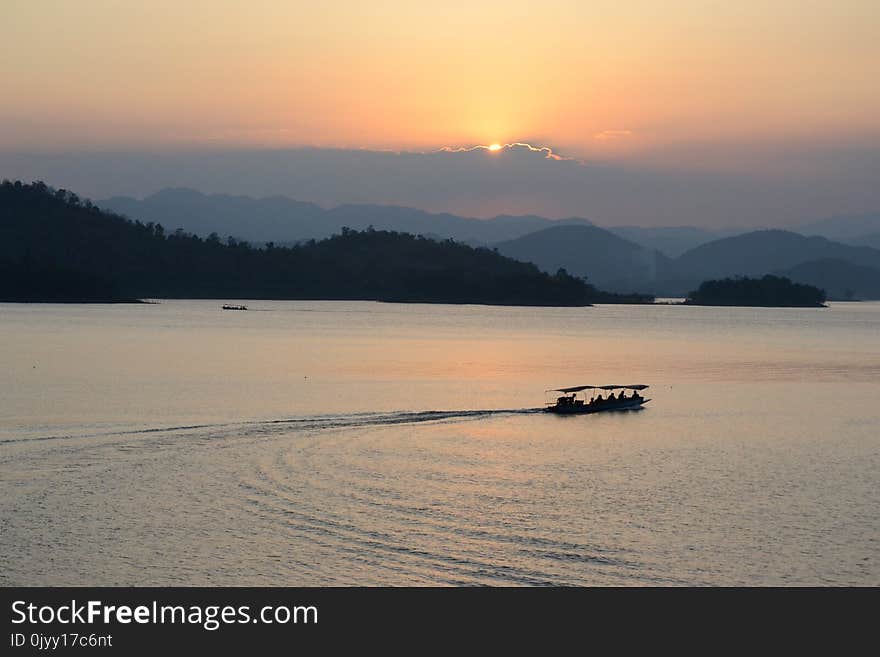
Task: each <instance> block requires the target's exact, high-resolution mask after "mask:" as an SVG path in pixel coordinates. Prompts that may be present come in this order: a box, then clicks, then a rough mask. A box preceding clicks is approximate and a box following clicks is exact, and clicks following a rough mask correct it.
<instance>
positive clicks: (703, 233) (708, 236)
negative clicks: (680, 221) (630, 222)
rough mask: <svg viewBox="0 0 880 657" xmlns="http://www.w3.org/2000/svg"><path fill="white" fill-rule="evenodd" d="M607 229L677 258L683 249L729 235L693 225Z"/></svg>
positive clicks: (614, 227)
mask: <svg viewBox="0 0 880 657" xmlns="http://www.w3.org/2000/svg"><path fill="white" fill-rule="evenodd" d="M607 230H610V231H611V232H612V233H614V234H615V235H619V236H620V237H623V238H624V239H627V240H629V241H631V242H635V243H636V244H638V245H639V246H643V247H645V248H646V249H649V250H655V249H656V250H657V251H660V253H662V254H663V255H666V256H669V257H670V258H677V257H678V256H680V255H681V254H682V253H684V252H685V251H688V250H690V249H693V248H694V247H697V246H699V245H700V244H705V243H706V242H711V241H712V240H717V239H718V238H720V237H728V236H729V234H728V233H723V232H714V231H708V230H704V229H702V228H696V227H694V226H660V227H657V228H646V227H643V226H609V227H608V228H607Z"/></svg>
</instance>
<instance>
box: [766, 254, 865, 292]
mask: <svg viewBox="0 0 880 657" xmlns="http://www.w3.org/2000/svg"><path fill="white" fill-rule="evenodd" d="M777 273H778V274H779V275H780V276H785V277H786V278H790V279H791V280H793V281H796V282H798V283H807V284H809V285H815V286H816V287H819V288H822V289H823V290H825V292H826V293H827V295H828V298H829V299H833V300H837V301H841V300H843V301H847V300H851V299H880V269H875V268H873V267H863V266H861V265H854V264H852V263H851V262H847V261H845V260H838V259H833V258H828V259H824V260H811V261H809V262H804V263H801V264H799V265H796V266H794V267H791V268H789V269H785V270H782V271H779V272H777Z"/></svg>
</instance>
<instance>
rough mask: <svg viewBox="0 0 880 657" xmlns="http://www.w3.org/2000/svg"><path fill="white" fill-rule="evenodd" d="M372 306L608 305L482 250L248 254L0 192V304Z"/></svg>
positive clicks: (433, 245)
mask: <svg viewBox="0 0 880 657" xmlns="http://www.w3.org/2000/svg"><path fill="white" fill-rule="evenodd" d="M174 297H177V298H252V299H373V300H384V301H413V302H438V303H441V302H445V303H484V304H504V305H553V306H577V305H587V304H590V303H593V302H614V301H628V300H636V301H645V300H649V299H645V298H633V297H621V296H617V295H610V294H605V293H603V292H600V291H598V290H596V289H595V288H594V287H592V286H591V285H588V284H587V283H585V282H584V281H582V280H580V279H578V278H575V277H572V276H569V275H568V274H566V273H565V272H559V273H557V274H556V275H548V274H546V273H543V272H541V271H540V270H538V268H537V267H535V266H534V265H531V264H526V263H521V262H517V261H516V260H512V259H510V258H506V257H504V256H501V255H499V254H497V253H495V252H493V251H490V250H488V249H474V248H471V247H468V246H465V245H462V244H458V243H455V242H452V241H449V240H447V241H443V242H438V241H434V240H430V239H426V238H422V237H414V236H412V235H407V234H402V233H394V232H387V231H374V230H366V231H363V232H358V231H352V230H347V229H344V230H343V232H342V234H340V235H336V236H334V237H332V238H329V239H326V240H323V241H320V242H315V241H311V242H307V243H304V244H301V245H298V246H295V247H291V248H278V247H275V246H273V245H272V244H269V245H267V246H265V247H264V248H259V249H257V248H253V247H251V246H250V245H248V244H247V243H243V242H237V241H235V240H234V239H228V240H226V241H221V240H220V238H219V237H218V236H217V235H211V236H209V237H207V238H205V239H202V238H200V237H197V236H194V235H190V234H187V233H184V232H182V231H177V232H174V233H172V234H166V233H165V231H164V229H163V228H162V226H161V225H158V224H152V223H147V224H142V223H140V222H139V221H130V220H127V219H125V218H123V217H120V216H117V215H114V214H111V213H107V212H105V211H102V210H100V209H98V208H97V207H95V206H94V205H92V204H91V203H90V202H89V201H82V200H80V199H79V198H78V197H77V196H76V195H75V194H72V193H70V192H67V191H64V190H57V191H56V190H53V189H51V188H49V187H47V186H46V185H44V184H43V183H34V184H23V183H20V182H15V183H12V182H8V181H4V182H3V183H2V184H0V299H3V300H13V301H86V300H100V301H109V300H118V299H125V298H174Z"/></svg>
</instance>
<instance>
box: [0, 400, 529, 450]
mask: <svg viewBox="0 0 880 657" xmlns="http://www.w3.org/2000/svg"><path fill="white" fill-rule="evenodd" d="M542 411H543V409H542V408H508V409H484V410H436V411H390V412H365V413H345V414H331V415H306V416H301V417H292V418H282V419H276V420H254V421H249V422H226V423H213V424H186V425H176V426H165V427H144V428H138V429H125V430H116V431H100V432H95V431H90V432H82V433H80V432H71V433H69V434H54V435H42V436H41V435H24V436H16V437H11V438H0V444H8V443H21V442H31V441H54V440H73V439H78V438H101V437H109V436H137V435H144V434H163V433H187V434H192V433H203V432H211V433H213V432H215V431H221V432H223V433H228V432H230V431H234V432H235V433H247V434H254V433H264V432H270V431H272V430H273V429H280V428H281V427H284V428H285V429H286V430H287V429H297V430H301V431H320V430H332V429H348V428H358V427H369V426H382V425H395V424H419V423H425V422H442V421H446V420H450V421H456V420H457V421H463V420H474V419H480V418H487V417H493V416H499V415H524V414H532V413H540V412H542Z"/></svg>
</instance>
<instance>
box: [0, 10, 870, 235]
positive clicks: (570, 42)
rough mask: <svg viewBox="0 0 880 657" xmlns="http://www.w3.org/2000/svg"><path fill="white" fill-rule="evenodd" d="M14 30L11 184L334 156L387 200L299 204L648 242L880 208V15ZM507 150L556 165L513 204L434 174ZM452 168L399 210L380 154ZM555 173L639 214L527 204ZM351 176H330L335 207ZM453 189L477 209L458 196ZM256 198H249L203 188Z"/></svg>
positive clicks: (96, 183)
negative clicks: (659, 231) (622, 227)
mask: <svg viewBox="0 0 880 657" xmlns="http://www.w3.org/2000/svg"><path fill="white" fill-rule="evenodd" d="M3 15H4V21H3V22H4V30H3V37H4V38H3V39H2V40H0V97H2V103H0V175H3V176H6V177H22V176H26V175H39V176H42V177H47V176H53V177H54V178H55V179H54V180H53V179H49V180H46V182H48V183H49V184H63V183H66V182H68V181H76V182H77V183H78V184H79V185H81V189H80V191H81V192H82V193H84V194H88V195H96V196H106V195H111V194H115V193H135V194H139V195H144V194H147V193H150V192H152V191H156V190H155V189H149V188H148V182H147V181H146V180H144V182H143V184H142V185H141V187H140V188H136V183H137V179H138V178H139V177H140V178H141V179H144V172H143V171H140V172H138V171H136V170H135V169H136V167H134V164H130V167H132V174H131V177H130V178H129V179H125V178H124V177H123V176H121V175H115V176H111V177H110V179H107V178H106V177H105V179H103V180H101V179H98V178H93V179H83V176H82V175H81V174H78V173H77V172H76V171H75V170H73V169H71V170H64V169H60V168H59V164H58V163H59V160H58V158H57V157H56V156H57V155H59V154H63V156H64V158H67V159H65V160H64V161H66V162H75V160H76V158H75V157H73V158H72V157H71V156H72V155H76V154H81V155H83V156H87V157H88V158H91V159H92V160H94V159H95V158H100V157H104V159H105V161H106V162H117V163H118V162H119V158H120V157H124V156H128V157H130V160H128V161H129V162H130V163H133V162H137V161H142V160H143V159H144V157H153V158H154V160H155V158H157V157H158V158H160V159H161V158H165V159H162V161H163V162H165V163H166V164H168V163H171V165H172V169H171V170H170V172H173V171H174V170H175V169H174V167H175V166H177V165H176V164H174V162H176V161H180V162H183V161H184V160H186V162H189V159H191V158H192V157H194V154H195V155H198V154H202V156H203V157H204V158H205V161H206V162H207V161H210V160H211V158H212V157H213V156H214V155H215V154H216V153H224V154H232V156H234V155H235V153H237V152H246V153H249V154H253V153H258V152H261V151H262V152H265V153H266V154H267V160H266V161H267V162H268V161H277V159H273V158H277V157H278V155H277V152H278V151H283V152H286V153H287V154H288V155H289V158H288V159H290V161H291V162H294V164H292V165H291V166H296V167H302V166H306V167H308V166H312V164H310V163H311V162H313V161H314V159H315V158H314V156H315V153H314V151H315V150H319V151H321V150H326V151H327V155H328V157H330V159H332V156H333V155H334V154H336V155H339V154H340V153H350V154H354V155H357V153H364V152H366V153H370V154H373V155H374V156H373V157H372V158H367V159H368V160H369V162H372V164H370V165H369V166H367V165H364V167H365V168H363V169H362V170H361V171H360V173H359V174H358V175H364V176H367V178H368V179H371V180H374V181H375V184H374V185H373V187H374V188H375V193H372V194H371V193H367V192H365V191H363V190H362V191H358V192H355V191H350V190H339V191H338V193H337V195H336V197H322V198H304V199H303V200H314V201H318V202H323V203H330V204H332V203H335V202H345V201H351V200H355V201H369V202H405V203H408V204H411V205H417V206H420V207H425V208H426V209H438V210H453V211H459V212H467V213H471V214H474V215H479V216H485V215H486V214H491V213H493V212H496V211H499V210H501V211H516V209H517V208H518V207H521V208H522V210H523V211H529V212H539V213H543V214H546V215H548V216H563V215H571V214H577V215H582V216H591V215H592V216H595V215H596V214H597V213H601V214H604V215H609V214H610V215H611V216H607V220H608V222H623V221H626V222H633V221H637V222H641V223H644V224H655V225H660V224H664V223H668V222H669V221H674V222H675V223H683V222H684V223H701V222H702V223H705V224H706V225H713V224H715V225H717V224H721V223H725V222H726V223H728V224H729V223H730V222H731V221H734V222H737V221H738V222H739V223H747V222H752V223H755V224H761V223H764V224H767V223H769V224H773V223H781V224H785V223H787V222H788V223H790V222H794V221H796V220H798V219H799V218H801V217H803V218H804V219H811V218H813V219H814V218H818V217H819V216H822V215H827V214H835V213H853V212H871V211H877V210H880V199H878V196H877V191H876V190H877V189H878V188H880V184H878V183H880V179H878V175H880V174H878V173H877V170H878V169H880V167H878V166H877V165H878V154H880V119H878V117H880V84H878V83H877V80H880V3H878V2H877V1H876V0H836V1H828V0H798V1H794V0H774V1H773V2H766V0H741V1H740V2H736V3H733V2H729V1H726V2H722V1H716V0H676V1H675V2H669V1H668V0H665V1H660V0H631V1H629V2H620V1H619V0H614V1H605V0H593V1H586V0H579V1H569V0H543V1H542V2H521V1H519V0H482V1H481V2H473V1H472V0H470V1H468V2H460V1H459V0H446V1H445V2H442V3H440V2H436V3H434V2H430V3H429V2H409V1H403V0H374V1H372V2H360V1H357V2H354V1H343V0H324V1H322V2H320V3H318V2H295V1H290V0H288V1H274V2H270V1H268V0H249V2H247V3H241V2H238V1H227V0H210V1H199V0H192V1H190V2H178V1H175V2H171V1H168V0H151V2H148V3H146V2H140V1H127V0H116V1H110V0H76V1H73V0H67V1H62V0H6V1H5V2H4V8H3ZM496 143H497V144H500V145H504V144H518V143H525V144H530V145H532V146H534V147H537V148H549V149H552V153H554V154H556V155H558V156H560V157H562V158H565V159H564V160H556V159H554V158H547V157H543V156H541V154H542V153H546V152H547V151H538V152H533V151H529V152H528V154H529V156H530V157H529V158H528V159H529V162H530V163H531V166H532V167H533V168H532V171H533V173H534V176H533V177H531V178H530V177H529V176H528V175H526V176H525V178H523V174H522V173H518V174H517V176H512V177H511V179H510V181H509V184H508V185H507V186H506V187H505V185H504V184H503V179H502V180H501V181H500V182H499V180H498V173H497V172H496V173H495V174H494V175H495V178H496V179H495V180H488V179H487V187H486V190H485V193H483V194H482V195H481V194H480V193H479V189H477V190H476V191H475V190H474V189H471V188H472V187H474V185H478V184H479V179H477V180H472V179H470V178H468V176H461V175H454V174H447V173H443V172H444V171H446V170H447V169H448V168H449V166H452V167H454V166H455V163H458V162H464V161H467V162H473V161H474V160H473V158H468V157H461V154H460V153H458V152H455V151H456V149H467V148H472V147H474V146H479V145H483V146H488V145H491V144H496ZM444 149H445V150H444ZM438 151H439V152H440V153H441V154H443V155H444V157H445V161H444V165H443V167H441V169H442V171H434V169H432V167H430V166H427V164H425V165H424V166H423V167H421V168H423V169H426V170H427V171H428V172H429V173H430V175H439V174H440V173H443V175H451V178H449V179H444V180H440V181H439V183H440V186H441V187H444V188H446V189H448V194H447V196H446V197H438V195H437V194H436V193H435V194H433V195H432V197H431V198H428V196H425V197H418V196H416V195H413V194H409V195H408V194H405V193H402V192H398V193H396V194H395V193H393V190H394V187H393V183H394V180H395V179H394V178H392V177H391V176H392V175H397V178H396V180H401V178H400V174H399V173H395V172H394V171H392V172H391V173H389V171H388V170H389V168H390V169H393V170H396V169H401V168H404V169H405V168H406V167H403V165H402V164H401V162H400V161H398V162H396V163H395V164H394V165H390V164H389V162H390V160H389V156H388V153H389V152H390V153H392V154H394V153H396V154H400V153H403V154H405V155H406V156H407V157H406V158H404V160H405V161H406V163H407V165H409V164H411V162H412V161H413V160H412V158H413V157H416V156H418V155H422V156H423V158H422V159H423V160H424V162H425V163H428V162H437V157H436V156H437V154H438V153H437V152H438ZM522 151H523V148H522V147H511V148H502V149H500V150H497V151H486V150H483V149H478V150H477V151H467V153H469V154H471V155H473V154H476V155H477V156H479V157H481V158H483V159H485V158H486V157H494V158H495V159H496V160H501V159H502V158H508V160H514V159H515V158H513V157H508V156H511V155H516V156H517V158H518V159H517V160H516V162H515V164H516V166H511V167H510V168H512V169H517V170H518V169H519V168H520V165H521V164H522V162H523V161H524V160H523V158H521V157H519V156H521V155H523V154H524V153H523V152H522ZM175 155H177V156H179V158H178V159H177V160H175V158H174V156H175ZM25 156H26V157H25ZM168 158H170V159H168ZM319 159H320V158H319ZM343 159H344V158H343ZM416 159H418V158H416ZM90 161H91V160H90ZM154 165H155V164H154ZM447 165H449V166H447ZM71 166H74V168H75V165H71ZM105 166H110V165H109V164H107V165H105ZM181 166H182V167H183V168H182V169H181V172H182V171H183V169H185V168H186V166H189V165H188V164H187V165H181ZM492 166H495V167H496V168H499V166H498V165H492ZM505 166H507V165H504V166H501V167H500V168H502V169H503V168H505ZM574 167H580V169H573V168H574ZM866 167H868V170H867V172H866ZM478 168H479V167H478ZM484 168H485V167H484ZM571 170H577V171H578V172H579V175H575V176H572V175H571V174H570V171H571ZM464 171H468V172H469V171H470V170H469V169H467V168H465V170H464ZM464 171H462V172H459V173H464ZM559 171H565V174H564V175H563V178H565V179H572V178H574V179H578V180H579V179H580V178H584V179H588V180H589V181H590V182H591V183H595V181H596V180H597V179H603V180H604V179H605V178H603V176H605V177H606V178H607V176H608V172H609V171H613V172H618V173H619V178H620V180H621V182H620V183H619V186H620V187H621V189H623V190H625V191H626V192H627V193H629V194H635V197H632V196H630V197H628V198H621V199H620V203H621V204H622V205H625V206H626V207H627V208H628V209H627V210H626V211H623V210H619V211H615V210H614V204H613V199H610V198H609V199H607V200H605V201H603V202H602V203H591V202H590V199H589V198H585V197H584V194H579V193H576V192H577V186H578V184H573V185H570V188H567V187H564V186H561V185H560V184H558V181H557V184H550V185H545V187H543V188H541V189H535V190H533V193H524V192H523V191H522V187H523V179H525V181H526V183H527V184H526V186H527V187H528V188H529V189H531V188H533V187H535V185H533V184H531V183H530V182H529V181H538V180H544V179H550V180H555V175H554V174H555V173H558V172H559ZM100 173H101V169H100V167H97V168H96V170H95V175H96V176H97V175H100ZM300 173H301V172H300ZM597 173H601V174H602V175H594V174H597ZM225 175H226V177H227V179H229V178H230V177H231V174H230V173H229V172H227V173H226V174H225ZM349 175H350V174H348V173H340V172H336V171H333V170H330V171H329V172H328V173H327V176H326V178H325V179H324V187H327V188H331V187H332V185H334V184H339V183H340V181H342V182H344V181H345V180H347V176H349ZM688 175H692V176H693V177H692V179H691V180H692V182H693V183H694V184H697V183H706V184H707V185H708V186H709V187H710V188H715V189H719V190H721V191H720V192H719V194H718V195H717V197H711V195H710V196H709V197H707V199H706V200H705V201H701V202H700V203H699V204H698V205H699V207H700V208H702V210H700V211H696V210H694V211H688V212H684V213H682V205H683V204H682V202H681V201H680V200H676V199H675V196H676V194H679V193H681V191H682V184H683V183H682V182H681V181H682V180H683V178H682V177H683V176H684V177H685V179H686V177H687V176H688ZM462 177H464V178H466V179H467V183H468V184H467V186H468V189H466V190H465V189H463V188H462V189H458V188H453V187H452V186H451V184H447V183H448V182H449V180H451V179H453V178H455V179H457V178H462ZM502 178H503V177H502ZM633 179H637V180H641V181H644V184H645V185H646V187H645V188H644V189H641V188H639V186H638V185H636V184H635V183H633V182H632V180H633ZM408 180H409V179H408V178H407V179H406V180H404V182H408ZM669 180H674V181H677V182H675V184H672V183H669V182H668V181H669ZM707 180H708V181H709V182H706V181H707ZM114 181H115V182H114ZM219 181H220V178H217V179H215V180H214V181H211V180H208V181H202V182H201V183H200V184H201V185H202V186H203V187H216V186H217V185H218V184H219ZM724 181H727V182H726V183H724ZM178 182H180V184H181V185H183V184H191V183H188V182H187V181H186V180H180V181H178ZM150 184H152V183H150ZM663 185H668V187H667V188H665V189H662V190H660V191H658V190H657V188H658V186H659V187H661V188H662V187H663ZM725 185H726V186H725ZM417 186H419V187H423V188H426V189H427V188H428V187H429V184H428V181H421V183H420V184H419V185H417ZM588 186H589V185H588ZM652 186H653V187H652ZM263 187H266V186H265V185H263V186H261V185H260V182H259V181H257V180H250V179H246V180H243V181H240V184H239V188H234V189H204V190H203V191H230V192H233V193H251V192H254V190H257V189H262V188H263ZM361 187H365V188H369V184H366V183H363V182H362V184H361ZM612 187H613V188H614V186H613V185H612ZM744 189H747V190H749V191H750V193H751V194H752V198H751V199H748V198H742V197H741V193H742V191H743V190H744ZM386 190H391V191H392V193H388V192H387V191H386ZM652 190H653V191H652ZM266 191H267V192H268V193H286V194H288V195H292V196H295V195H298V194H301V193H306V192H308V191H309V187H308V186H303V185H296V184H292V183H291V184H286V183H285V181H284V179H283V177H281V178H279V181H278V184H277V185H276V186H274V187H271V188H267V190H266ZM820 192H821V194H820ZM316 193H317V189H316ZM560 194H561V196H559V195H560ZM799 194H800V195H801V196H802V197H801V198H797V196H798V195H799ZM704 195H705V194H704ZM788 195H793V196H791V197H789V196H788ZM325 196H326V195H325ZM606 196H607V194H606ZM465 198H468V199H470V200H468V201H465V200H463V199H465ZM664 198H665V199H667V201H665V205H664V202H663V201H662V199H664ZM456 199H459V200H456ZM542 199H543V200H542ZM737 199H738V200H737ZM774 199H775V200H774ZM673 201H675V202H673ZM658 202H661V205H660V206H659V207H658V206H657V203H658ZM639 203H641V205H639ZM684 205H687V204H684ZM609 208H610V210H609ZM707 208H715V209H714V210H712V211H708V210H707ZM786 208H787V209H786ZM805 215H806V216H805ZM601 218H602V217H599V219H601Z"/></svg>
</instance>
